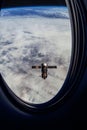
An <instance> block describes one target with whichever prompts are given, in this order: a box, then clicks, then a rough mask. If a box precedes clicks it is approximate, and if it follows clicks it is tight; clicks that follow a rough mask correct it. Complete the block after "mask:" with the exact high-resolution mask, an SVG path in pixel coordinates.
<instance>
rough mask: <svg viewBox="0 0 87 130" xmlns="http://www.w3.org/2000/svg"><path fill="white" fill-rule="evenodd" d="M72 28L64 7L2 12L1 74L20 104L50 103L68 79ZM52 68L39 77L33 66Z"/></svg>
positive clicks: (0, 29)
mask: <svg viewBox="0 0 87 130" xmlns="http://www.w3.org/2000/svg"><path fill="white" fill-rule="evenodd" d="M71 49H72V47H71V26H70V19H69V13H68V9H67V7H58V6H47V7H45V6H39V7H20V8H9V9H1V12H0V73H1V74H2V76H3V78H4V80H5V81H6V83H7V84H8V86H9V87H10V89H11V90H12V91H13V92H14V93H15V94H16V95H17V96H18V97H19V98H21V99H22V100H24V101H26V102H29V103H35V104H40V103H44V102H47V101H49V100H51V99H52V98H53V97H54V96H55V95H56V94H57V93H58V92H59V90H60V89H61V87H62V86H63V84H64V81H65V79H66V77H67V73H68V70H69V65H70V59H71ZM42 63H47V64H48V65H55V66H57V69H48V77H47V78H46V79H45V80H44V79H43V78H42V77H41V70H40V69H32V66H33V65H41V64H42Z"/></svg>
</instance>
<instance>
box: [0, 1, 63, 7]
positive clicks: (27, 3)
mask: <svg viewBox="0 0 87 130" xmlns="http://www.w3.org/2000/svg"><path fill="white" fill-rule="evenodd" d="M0 1H1V3H2V4H1V8H9V7H17V6H33V5H65V0H0Z"/></svg>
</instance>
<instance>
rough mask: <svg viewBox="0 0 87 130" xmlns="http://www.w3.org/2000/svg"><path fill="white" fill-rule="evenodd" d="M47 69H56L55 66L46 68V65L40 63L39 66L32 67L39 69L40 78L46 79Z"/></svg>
mask: <svg viewBox="0 0 87 130" xmlns="http://www.w3.org/2000/svg"><path fill="white" fill-rule="evenodd" d="M48 68H49V69H57V66H48V64H47V63H42V64H41V66H32V69H41V74H42V78H43V79H46V78H47V76H48V73H47V71H48Z"/></svg>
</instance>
